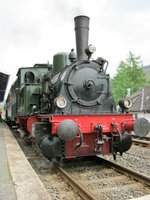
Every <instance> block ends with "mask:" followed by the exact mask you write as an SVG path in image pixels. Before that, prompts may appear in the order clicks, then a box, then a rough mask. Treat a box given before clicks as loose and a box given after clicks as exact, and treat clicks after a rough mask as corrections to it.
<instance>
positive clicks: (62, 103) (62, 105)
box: [54, 96, 67, 108]
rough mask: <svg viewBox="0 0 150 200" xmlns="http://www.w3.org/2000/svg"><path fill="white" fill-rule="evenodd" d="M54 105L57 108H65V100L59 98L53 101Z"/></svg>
mask: <svg viewBox="0 0 150 200" xmlns="http://www.w3.org/2000/svg"><path fill="white" fill-rule="evenodd" d="M54 103H55V105H56V106H57V107H58V108H65V107H66V105H67V100H66V99H65V97H63V96H59V97H57V98H56V99H55V100H54Z"/></svg>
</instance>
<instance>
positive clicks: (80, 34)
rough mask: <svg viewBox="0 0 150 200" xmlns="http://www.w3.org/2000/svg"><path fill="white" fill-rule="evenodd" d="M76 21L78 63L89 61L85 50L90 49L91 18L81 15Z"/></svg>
mask: <svg viewBox="0 0 150 200" xmlns="http://www.w3.org/2000/svg"><path fill="white" fill-rule="evenodd" d="M74 20H75V34H76V49H77V61H82V60H86V59H87V55H86V53H85V49H86V48H87V47H88V38H89V20H90V18H89V17H87V16H83V15H81V16H77V17H75V18H74Z"/></svg>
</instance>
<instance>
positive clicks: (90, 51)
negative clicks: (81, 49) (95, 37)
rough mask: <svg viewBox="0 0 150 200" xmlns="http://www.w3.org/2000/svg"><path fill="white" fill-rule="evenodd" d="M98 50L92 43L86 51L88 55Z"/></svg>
mask: <svg viewBox="0 0 150 200" xmlns="http://www.w3.org/2000/svg"><path fill="white" fill-rule="evenodd" d="M95 51H96V47H95V46H94V45H92V44H90V45H89V46H88V47H87V48H86V49H85V52H86V54H87V55H91V54H93V53H94V52H95Z"/></svg>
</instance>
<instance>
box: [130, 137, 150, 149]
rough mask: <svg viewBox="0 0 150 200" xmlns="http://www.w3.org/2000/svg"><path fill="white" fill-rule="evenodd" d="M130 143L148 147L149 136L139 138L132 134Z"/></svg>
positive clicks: (149, 142)
mask: <svg viewBox="0 0 150 200" xmlns="http://www.w3.org/2000/svg"><path fill="white" fill-rule="evenodd" d="M132 143H133V144H134V145H139V146H142V147H146V148H150V138H149V137H143V138H140V137H138V136H136V135H132Z"/></svg>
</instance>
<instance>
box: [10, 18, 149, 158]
mask: <svg viewBox="0 0 150 200" xmlns="http://www.w3.org/2000/svg"><path fill="white" fill-rule="evenodd" d="M88 31H89V17H87V16H77V17H75V33H76V47H77V56H76V54H75V52H74V50H73V49H72V50H71V52H70V54H69V55H68V54H67V53H58V54H56V55H55V56H54V59H53V60H54V62H53V66H51V65H49V64H36V65H35V66H34V67H32V68H31V67H24V68H20V69H19V70H18V73H17V80H16V81H15V83H14V84H13V85H12V87H11V90H10V93H9V96H8V98H7V101H6V118H7V120H9V121H10V122H11V123H12V122H13V121H14V122H15V121H17V122H18V124H19V127H20V133H21V135H22V137H24V138H28V139H31V140H33V139H34V140H35V142H36V143H37V144H38V145H39V147H40V149H41V151H42V152H43V154H44V155H45V156H46V157H47V158H49V159H51V158H75V157H80V156H91V155H99V154H109V153H112V154H113V155H114V158H115V157H116V154H117V152H119V153H120V154H122V153H123V152H125V151H127V150H128V149H129V148H130V147H131V144H132V140H131V135H130V134H131V131H135V133H136V134H137V135H139V136H141V137H142V136H145V135H146V134H147V133H148V132H149V129H150V125H149V122H148V121H147V120H146V119H144V118H142V119H138V120H136V121H135V120H134V116H133V115H132V114H128V112H127V110H128V108H130V107H131V105H132V101H131V100H130V99H123V100H121V101H120V107H121V110H122V113H119V114H118V113H117V111H116V106H115V102H114V98H113V96H112V94H111V92H110V89H109V75H108V74H107V73H106V70H107V66H108V62H107V61H106V60H105V59H103V58H101V57H98V58H97V59H96V60H93V59H92V58H91V55H92V54H93V53H94V52H95V50H96V49H95V47H94V46H93V45H88Z"/></svg>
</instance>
